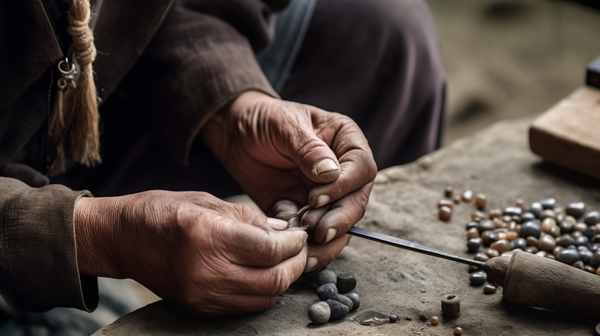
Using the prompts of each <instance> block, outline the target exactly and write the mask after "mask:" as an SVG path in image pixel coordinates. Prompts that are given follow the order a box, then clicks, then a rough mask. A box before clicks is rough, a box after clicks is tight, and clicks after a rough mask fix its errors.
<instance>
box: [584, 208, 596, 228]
mask: <svg viewBox="0 0 600 336" xmlns="http://www.w3.org/2000/svg"><path fill="white" fill-rule="evenodd" d="M583 222H584V223H585V224H587V225H596V224H597V223H600V213H599V212H598V211H590V212H588V213H587V214H585V216H584V217H583Z"/></svg>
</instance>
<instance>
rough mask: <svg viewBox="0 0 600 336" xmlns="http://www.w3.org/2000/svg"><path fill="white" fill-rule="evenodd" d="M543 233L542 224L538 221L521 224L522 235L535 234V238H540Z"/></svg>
mask: <svg viewBox="0 0 600 336" xmlns="http://www.w3.org/2000/svg"><path fill="white" fill-rule="evenodd" d="M541 234H542V228H541V226H540V224H538V223H536V222H535V221H531V222H528V223H525V224H523V225H521V232H520V236H521V237H530V236H533V237H535V238H539V237H540V235H541Z"/></svg>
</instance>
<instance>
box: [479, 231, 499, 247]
mask: <svg viewBox="0 0 600 336" xmlns="http://www.w3.org/2000/svg"><path fill="white" fill-rule="evenodd" d="M499 239H500V237H498V234H497V233H496V232H494V231H484V232H483V233H482V234H481V240H482V241H483V243H484V244H486V245H489V244H491V243H493V242H495V241H498V240H499Z"/></svg>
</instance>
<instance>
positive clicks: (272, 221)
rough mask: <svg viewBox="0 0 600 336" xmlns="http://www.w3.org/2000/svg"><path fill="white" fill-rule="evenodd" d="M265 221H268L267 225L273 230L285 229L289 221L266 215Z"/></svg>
mask: <svg viewBox="0 0 600 336" xmlns="http://www.w3.org/2000/svg"><path fill="white" fill-rule="evenodd" d="M267 222H268V223H269V226H271V229H273V230H279V231H281V230H285V229H287V228H288V227H289V223H288V222H286V221H284V220H282V219H277V218H271V217H267Z"/></svg>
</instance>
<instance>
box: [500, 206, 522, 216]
mask: <svg viewBox="0 0 600 336" xmlns="http://www.w3.org/2000/svg"><path fill="white" fill-rule="evenodd" d="M521 214H523V209H521V208H519V207H507V208H504V211H503V212H502V215H503V216H521Z"/></svg>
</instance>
